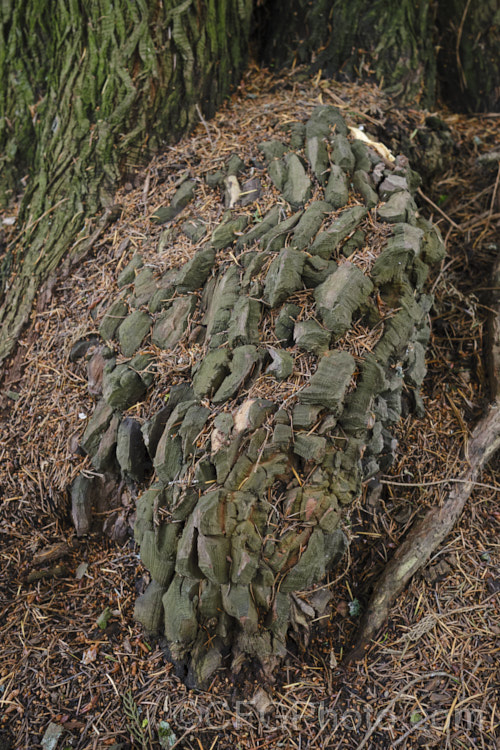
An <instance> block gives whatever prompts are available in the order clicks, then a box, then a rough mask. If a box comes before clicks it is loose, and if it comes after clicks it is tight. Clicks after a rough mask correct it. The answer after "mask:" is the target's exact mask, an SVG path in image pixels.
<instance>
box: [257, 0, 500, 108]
mask: <svg viewBox="0 0 500 750" xmlns="http://www.w3.org/2000/svg"><path fill="white" fill-rule="evenodd" d="M282 5H283V4H282V3H281V2H280V1H279V0H270V2H267V3H265V4H264V5H263V7H261V8H260V9H258V10H257V16H256V18H257V21H256V22H257V28H258V29H259V30H260V31H259V38H260V48H259V49H260V53H261V54H262V55H263V56H264V58H265V59H266V60H267V61H268V63H270V62H274V64H275V65H277V66H282V65H290V64H291V63H292V61H296V62H299V63H308V64H311V69H312V71H320V70H321V71H322V74H323V76H326V77H335V78H340V79H341V80H342V79H344V78H347V79H348V80H352V81H354V80H363V79H364V80H374V81H376V82H377V83H378V84H379V85H380V86H381V87H383V88H384V89H385V90H386V91H387V92H388V93H390V94H392V95H394V96H396V97H397V98H398V99H399V100H400V101H401V102H402V103H404V104H412V105H414V104H418V105H419V106H421V107H426V108H431V107H432V106H433V105H434V103H435V100H436V94H437V93H438V92H439V94H440V96H441V97H442V99H443V100H444V101H445V102H448V103H450V104H451V105H452V106H453V107H454V108H455V109H457V110H459V111H470V110H472V111H488V110H490V111H498V107H499V97H500V86H499V81H500V60H499V56H498V49H499V46H500V38H499V36H500V17H499V11H498V3H497V2H496V0H486V1H483V0H439V1H438V2H433V0H419V2H414V0H348V1H346V0H334V2H331V0H313V2H308V0H292V2H291V3H289V4H287V13H283V7H282Z"/></svg>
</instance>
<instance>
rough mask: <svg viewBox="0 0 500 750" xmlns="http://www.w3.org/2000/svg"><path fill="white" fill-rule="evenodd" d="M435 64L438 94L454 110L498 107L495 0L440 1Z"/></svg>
mask: <svg viewBox="0 0 500 750" xmlns="http://www.w3.org/2000/svg"><path fill="white" fill-rule="evenodd" d="M437 20H438V25H439V28H440V40H439V53H438V66H439V70H440V88H441V92H442V97H443V99H445V100H446V101H447V102H448V103H449V104H450V105H451V107H452V108H453V109H455V110H456V111H458V112H498V111H499V110H500V54H499V50H500V7H499V5H498V1H497V0H440V2H439V4H438V17H437Z"/></svg>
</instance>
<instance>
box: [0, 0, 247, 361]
mask: <svg viewBox="0 0 500 750" xmlns="http://www.w3.org/2000/svg"><path fill="white" fill-rule="evenodd" d="M250 11H251V0H226V2H223V3H220V2H216V1H215V0H209V1H208V2H206V3H202V4H201V5H200V4H197V3H194V2H193V0H184V2H182V3H174V2H173V0H168V2H165V3H163V2H160V1H159V0H156V1H155V2H149V3H147V2H145V0H141V1H140V2H135V3H129V2H125V0H113V2H111V0H96V1H95V2H93V3H91V4H83V5H80V4H78V3H67V2H63V1H62V0H60V2H57V3H55V4H54V3H46V2H41V1H40V0H10V2H9V1H7V2H4V3H3V4H2V8H1V11H0V12H1V16H0V76H1V78H0V80H2V82H3V85H2V87H1V88H0V154H2V157H1V161H0V175H1V177H0V198H2V199H3V201H4V202H5V201H6V200H9V199H11V198H12V197H14V196H15V195H16V193H17V191H18V189H19V186H20V181H21V179H22V178H23V177H24V175H25V174H26V172H27V171H28V172H29V176H28V188H27V191H26V194H25V196H24V198H23V201H22V205H21V209H20V212H19V226H20V228H21V231H20V234H19V235H18V238H17V243H16V244H15V245H14V246H10V247H8V248H7V252H6V254H5V256H4V258H3V259H2V263H1V267H0V301H1V300H2V298H3V304H2V307H1V308H0V330H1V336H0V362H1V361H2V360H4V359H5V357H6V356H7V355H8V354H9V353H10V352H11V351H12V348H13V346H14V345H15V342H16V340H17V337H18V336H19V333H20V331H21V329H22V327H23V325H24V324H25V323H26V321H27V319H28V317H29V314H30V311H31V307H32V304H33V300H34V297H35V294H36V291H37V289H38V288H39V286H40V283H41V282H42V281H43V280H44V279H45V278H46V277H47V275H48V274H49V273H50V272H51V271H53V270H54V269H55V268H56V267H57V265H58V264H59V261H60V259H61V257H62V256H63V255H64V253H65V252H67V250H68V249H69V247H70V245H71V243H72V242H73V241H74V240H75V238H77V236H78V233H80V237H84V236H85V234H86V232H87V229H86V226H85V221H86V219H87V218H88V217H90V216H92V215H94V214H95V213H96V212H97V211H99V210H100V209H102V208H103V207H105V206H107V205H109V204H110V202H111V192H112V189H113V187H114V186H115V184H116V182H117V180H118V178H119V175H120V170H121V169H123V168H124V166H125V165H130V166H134V165H136V164H137V163H138V162H139V161H140V159H141V156H142V155H143V154H147V153H150V152H151V151H152V150H154V149H156V148H158V146H160V145H161V144H165V143H167V142H172V141H173V140H175V139H177V138H179V137H180V136H181V135H182V134H183V133H185V132H186V131H187V130H188V129H189V128H190V127H192V125H193V123H194V122H195V121H196V119H197V118H198V116H199V115H198V113H197V109H196V106H197V104H198V103H199V104H200V106H201V109H202V111H204V112H205V114H206V115H207V116H210V115H211V114H213V112H214V111H215V108H216V107H217V106H218V104H220V102H221V101H222V99H223V97H224V96H225V95H227V93H228V92H229V89H230V86H231V85H232V84H234V83H236V82H237V81H238V80H239V77H240V74H241V72H242V69H243V66H244V62H245V57H246V49H247V39H248V33H249V24H250Z"/></svg>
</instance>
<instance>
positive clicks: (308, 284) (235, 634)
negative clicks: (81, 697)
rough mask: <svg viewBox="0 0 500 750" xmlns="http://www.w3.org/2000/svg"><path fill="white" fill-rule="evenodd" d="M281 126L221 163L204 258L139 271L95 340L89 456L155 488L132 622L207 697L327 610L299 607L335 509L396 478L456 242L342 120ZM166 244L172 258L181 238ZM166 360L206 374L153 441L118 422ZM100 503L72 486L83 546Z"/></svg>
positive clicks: (332, 541)
mask: <svg viewBox="0 0 500 750" xmlns="http://www.w3.org/2000/svg"><path fill="white" fill-rule="evenodd" d="M288 125H289V127H288V131H287V133H284V132H283V130H281V131H278V130H277V132H276V134H275V139H274V140H271V141H270V142H266V143H264V144H259V146H258V150H257V149H255V151H254V153H253V154H252V156H251V157H249V158H248V159H247V162H248V163H247V164H244V163H243V162H241V161H240V160H238V159H236V158H235V157H232V158H231V159H230V160H229V162H228V164H227V167H226V177H225V182H226V185H227V186H228V188H229V187H230V188H231V190H230V196H228V197H231V196H232V198H231V205H233V204H234V207H233V208H231V209H230V210H229V211H228V212H227V214H226V215H225V216H224V219H223V221H222V223H221V224H220V225H219V226H217V227H216V229H215V231H214V232H213V234H212V236H211V237H210V238H209V239H208V241H207V242H206V244H205V245H203V246H202V247H200V239H199V237H198V238H197V241H198V244H197V245H196V244H195V246H194V247H193V248H192V253H193V257H192V259H191V260H190V261H189V262H188V263H186V264H185V265H184V266H182V267H181V268H179V269H177V270H176V271H168V272H167V273H166V274H165V275H164V276H163V277H161V278H156V279H154V278H151V276H152V272H151V269H147V268H145V269H144V270H143V271H140V272H139V275H138V276H137V277H135V271H134V268H137V267H138V266H137V264H138V263H140V258H138V257H137V256H136V257H135V259H134V258H133V259H132V261H131V264H130V265H129V266H128V267H126V268H125V269H124V271H123V272H122V275H121V276H120V287H121V294H120V298H119V299H117V300H114V301H113V302H112V303H111V305H110V307H109V308H108V310H107V311H104V310H103V311H102V315H103V316H102V319H101V325H100V332H101V334H102V336H103V338H104V339H105V341H106V342H107V343H108V345H110V346H112V347H113V348H114V349H115V352H116V349H118V350H120V349H121V353H122V354H123V355H124V357H121V358H116V357H115V355H114V354H113V355H111V354H110V351H109V349H107V350H106V352H107V353H106V356H108V357H110V358H109V361H108V364H107V365H106V368H105V371H104V379H103V385H102V395H103V398H102V400H101V401H100V402H99V403H98V404H97V407H96V410H95V412H94V415H93V417H92V419H91V420H90V422H89V424H88V426H87V429H86V431H85V434H84V436H83V439H82V447H83V449H84V450H85V451H86V452H87V453H88V454H89V456H90V457H91V461H92V464H93V468H94V469H95V471H96V472H97V473H99V474H102V473H103V472H106V471H110V470H113V467H115V470H116V467H118V471H119V472H120V474H121V478H123V479H125V480H128V481H135V482H139V483H140V482H143V481H144V479H146V478H150V477H151V471H152V469H154V471H155V473H156V481H155V483H154V484H152V485H151V486H150V487H149V489H147V490H146V491H145V492H144V493H143V494H142V496H141V497H140V498H139V500H138V502H137V518H136V522H135V538H136V541H137V543H138V544H139V545H140V551H141V559H142V562H143V563H144V565H145V566H146V568H147V569H148V570H149V572H150V574H151V578H152V582H151V584H150V586H149V587H148V589H147V590H146V592H145V593H144V594H143V595H142V596H141V597H140V598H139V599H138V601H137V604H136V616H137V618H138V619H139V620H140V621H141V622H142V623H143V624H144V626H145V627H146V629H147V630H148V631H151V632H154V633H157V634H158V633H159V634H163V635H164V636H165V638H166V645H167V648H168V649H169V653H170V655H171V658H172V659H173V660H174V661H175V662H176V663H177V665H178V667H179V673H180V674H181V675H182V676H183V677H185V678H187V679H188V680H189V681H190V682H191V683H192V684H196V685H203V684H206V682H207V680H209V679H210V676H211V675H212V673H213V671H214V670H215V669H217V668H218V667H219V666H220V665H221V664H223V663H226V664H228V665H230V666H231V669H232V671H233V672H235V673H236V672H238V671H239V670H240V669H241V667H242V665H243V664H244V663H245V662H246V661H247V660H251V661H252V660H253V661H256V662H258V663H259V664H260V666H261V667H262V669H263V671H264V673H265V674H266V675H267V676H268V677H269V678H271V676H272V673H273V670H274V668H275V667H276V665H277V664H278V663H279V662H280V660H281V659H282V658H283V657H284V656H285V654H286V645H285V644H286V638H287V635H288V634H289V632H296V633H298V634H300V636H298V638H299V639H300V638H301V637H302V635H303V634H304V633H306V632H307V620H308V619H309V618H310V617H311V616H319V615H317V611H316V610H315V607H317V608H318V611H319V610H320V609H321V606H322V604H321V602H323V606H324V605H325V602H324V599H322V597H321V592H320V596H319V597H317V598H316V599H312V600H311V602H312V604H308V603H307V602H305V601H304V600H303V598H301V597H299V596H298V593H299V592H301V591H306V590H308V589H310V588H311V586H312V585H313V584H315V583H318V582H320V581H322V580H323V578H324V577H325V575H326V573H327V571H328V570H330V569H331V568H332V567H333V566H335V565H336V564H337V562H338V561H339V559H340V557H341V556H342V553H343V551H344V548H345V545H346V540H345V537H344V534H343V532H342V531H341V520H342V517H343V515H344V512H345V511H344V509H345V508H346V507H347V506H348V505H349V504H350V503H351V502H352V500H353V499H354V498H355V497H356V496H357V495H358V494H359V491H360V487H361V482H362V480H364V479H367V478H368V477H370V476H373V475H374V474H376V473H377V472H378V471H379V470H380V469H382V470H386V469H387V467H388V466H389V464H390V462H391V460H392V457H393V454H394V450H395V446H396V443H395V441H394V440H393V437H392V434H391V428H392V426H393V425H394V424H395V423H397V421H398V420H399V418H400V415H401V412H402V409H403V408H404V406H403V403H404V402H405V401H406V402H407V405H408V406H410V407H411V406H412V405H413V406H417V407H418V408H420V407H421V404H420V401H419V396H418V388H419V386H420V383H421V382H422V379H423V377H424V374H425V366H424V348H425V345H426V343H427V340H428V336H429V328H428V325H427V313H428V310H429V308H430V305H431V302H432V300H431V298H430V297H429V296H428V295H426V294H425V293H424V292H423V285H424V282H425V279H426V276H427V273H428V270H429V265H431V264H432V263H434V262H436V261H438V260H440V259H441V258H442V256H443V252H444V249H443V243H442V241H441V238H440V236H439V233H438V232H437V231H436V230H435V229H434V228H433V227H432V226H431V225H430V224H429V223H428V222H426V221H425V220H423V219H421V218H419V217H418V215H417V211H416V205H415V203H414V201H413V198H412V196H411V191H414V190H415V187H416V184H417V182H416V180H415V174H414V173H413V172H412V171H411V170H410V169H409V168H408V166H407V160H405V158H404V157H403V158H402V159H401V158H400V159H399V160H398V161H396V162H395V163H391V162H385V161H384V158H383V157H382V156H380V155H379V154H378V152H377V151H376V150H375V149H373V148H372V147H371V146H370V145H368V146H367V145H366V144H365V143H363V142H361V141H360V140H357V139H356V138H354V139H353V137H352V136H351V135H350V134H349V131H348V128H347V127H346V125H345V122H344V121H343V119H342V117H341V116H340V113H339V112H338V110H336V109H335V108H334V107H326V106H319V107H317V108H316V109H315V110H314V111H313V113H312V116H311V119H310V120H309V121H308V122H307V123H305V124H304V123H294V124H291V123H289V124H288ZM354 135H361V134H360V133H359V131H358V132H357V133H355V134H354ZM347 136H349V137H350V140H349V138H348V137H347ZM278 139H279V140H278ZM248 147H249V143H248V139H247V140H246V141H245V151H246V153H248ZM259 151H260V152H261V154H263V155H264V158H265V164H266V166H265V167H264V164H263V162H262V157H260V156H259ZM250 163H251V164H252V171H253V180H252V182H251V184H252V185H253V187H252V190H256V193H257V194H258V192H259V189H260V188H259V183H260V184H261V185H271V184H273V185H274V188H275V189H276V190H278V191H279V192H280V196H279V199H278V200H275V203H274V205H273V204H272V202H271V201H272V200H273V196H275V195H276V192H275V190H274V189H271V188H266V189H267V190H269V193H268V196H269V198H268V200H269V201H270V202H271V207H270V210H268V211H267V213H266V214H265V215H264V217H263V218H262V217H261V216H259V211H258V210H255V208H254V207H252V206H251V205H248V206H247V208H245V207H244V205H245V204H244V205H240V203H239V202H238V201H237V199H238V198H239V196H241V197H242V198H245V199H246V198H247V197H248V195H249V191H250V187H249V186H248V183H244V182H243V181H244V180H245V178H249V177H250V174H249V171H250ZM259 164H260V167H259ZM213 178H214V175H211V176H210V178H209V179H208V180H207V182H212V180H213ZM219 178H220V180H219V181H220V182H222V180H223V178H224V175H223V174H222V173H221V174H220V175H219ZM256 178H258V179H257V186H256V185H255V180H256ZM241 183H243V185H242V186H243V191H242V192H240V184H241ZM198 184H199V183H196V182H194V181H193V182H190V181H187V182H186V183H184V185H185V186H186V187H183V185H181V186H180V187H179V189H178V193H176V194H175V196H174V198H173V200H172V204H171V205H170V206H169V207H163V208H162V209H159V210H158V211H157V215H158V217H159V218H160V219H161V220H165V221H168V220H169V219H172V218H173V217H174V216H175V212H176V210H177V206H178V200H179V191H182V195H183V196H188V197H189V199H190V200H191V201H194V207H193V211H192V214H191V216H192V217H193V218H194V217H196V216H198V217H199V214H200V212H201V211H202V210H203V205H206V200H205V199H204V198H203V194H204V193H203V191H200V195H197V185H198ZM352 186H354V187H352ZM205 190H206V188H205ZM250 192H251V191H250ZM313 195H314V200H312V197H313ZM379 199H380V201H381V202H380V203H379ZM204 200H205V203H204ZM235 200H236V201H237V202H236V203H234V201H235ZM250 201H251V198H250ZM186 210H187V209H186ZM198 221H199V219H198ZM202 225H203V222H202ZM168 231H169V240H168V241H169V244H171V245H172V247H173V248H175V244H176V241H177V239H176V238H177V232H178V231H179V230H176V229H174V227H169V230H168ZM179 242H182V243H184V246H185V243H186V238H185V237H184V236H183V235H181V234H179ZM196 248H197V249H196ZM174 252H175V250H174ZM134 278H135V281H134ZM127 284H128V285H127ZM144 285H145V286H144ZM149 343H151V344H152V345H154V346H149ZM155 347H156V349H155ZM159 350H160V351H159ZM161 350H164V351H165V352H168V354H169V356H170V357H172V361H186V354H187V361H188V362H192V363H194V364H193V367H192V368H191V367H190V368H189V370H183V373H184V374H183V375H182V382H180V383H178V384H177V385H176V386H174V387H172V388H171V390H170V393H169V396H168V399H167V403H166V405H165V406H164V407H163V408H162V409H161V411H159V412H158V413H156V414H154V415H153V417H152V418H151V419H150V420H149V422H147V423H146V424H145V425H143V426H142V429H141V427H140V426H139V423H138V421H136V420H135V419H133V418H131V417H130V416H127V417H125V418H123V416H122V413H123V412H125V411H127V410H129V409H130V407H132V406H134V404H135V403H137V402H138V401H141V400H142V399H143V398H144V397H145V393H146V389H147V388H152V387H153V381H154V372H155V361H156V357H157V356H160V357H161V356H162V351H161ZM179 358H181V359H179ZM182 358H183V359H182ZM117 361H119V362H120V363H119V364H117ZM177 377H179V376H178V374H177ZM128 413H129V414H133V413H134V412H133V411H129V412H128ZM118 479H119V477H117V480H116V481H118ZM103 490H104V487H103V485H102V482H101V480H100V479H97V478H89V475H88V473H87V474H85V475H84V474H82V475H81V476H79V477H77V479H76V480H75V482H74V483H73V485H72V488H71V496H72V508H73V518H74V520H75V524H76V527H77V531H78V533H80V534H83V533H87V531H88V530H89V528H90V527H91V524H92V516H91V504H92V501H93V500H95V498H96V497H98V496H99V493H102V492H103Z"/></svg>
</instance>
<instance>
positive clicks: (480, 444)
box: [345, 263, 500, 664]
mask: <svg viewBox="0 0 500 750" xmlns="http://www.w3.org/2000/svg"><path fill="white" fill-rule="evenodd" d="M499 271H500V263H498V264H497V268H496V271H495V273H494V278H495V279H498V277H499ZM492 303H493V304H492V307H493V310H492V313H493V314H492V315H491V319H490V341H489V352H488V354H489V357H488V359H489V362H490V378H491V381H492V390H493V394H494V395H496V399H495V401H494V402H493V403H492V404H491V405H490V407H489V409H488V412H487V413H486V415H485V416H484V417H483V419H481V421H480V422H479V423H478V424H477V425H476V427H475V429H474V431H473V433H472V437H471V440H470V442H469V443H468V445H467V447H466V453H467V456H466V458H467V461H468V467H467V469H466V470H465V471H464V473H463V475H462V476H461V477H457V478H456V479H455V480H454V481H455V482H456V485H455V487H454V488H453V489H452V490H451V491H450V493H449V495H448V497H447V499H446V501H445V502H444V504H443V505H442V506H441V507H439V508H431V509H430V510H429V511H428V512H427V513H426V515H425V516H424V518H422V520H421V521H419V522H418V523H417V524H416V525H415V526H414V528H413V529H412V530H411V531H410V533H409V535H408V537H407V538H406V540H405V541H404V542H403V544H402V545H401V546H400V547H399V549H398V550H397V552H396V553H395V555H394V557H393V558H392V560H391V561H390V562H389V563H388V564H387V566H386V568H385V570H384V572H383V574H382V576H381V577H380V579H379V580H378V581H377V584H376V586H375V590H374V592H373V594H372V597H371V599H370V602H369V604H368V608H367V610H366V612H365V614H364V616H363V619H362V621H361V625H360V628H359V631H358V634H357V636H356V642H355V643H354V646H353V648H352V650H351V651H350V652H349V653H348V654H347V656H346V659H345V663H346V664H349V663H351V662H353V661H356V660H358V659H360V658H362V657H363V655H364V654H365V651H366V649H367V648H368V646H369V645H370V643H371V642H373V640H374V638H375V636H376V634H377V632H378V630H379V629H380V628H381V627H382V626H383V624H384V622H385V621H386V619H387V617H388V615H389V611H390V609H391V606H392V604H393V602H394V600H395V599H396V597H397V596H398V595H399V594H400V593H401V592H402V591H403V589H404V588H405V586H406V584H407V583H408V582H409V581H410V579H411V577H412V576H413V575H415V573H417V571H418V570H420V568H422V567H423V566H424V565H425V564H426V563H427V562H428V561H429V559H430V557H431V556H432V554H433V553H434V552H435V550H436V549H437V547H438V546H439V545H440V544H441V542H442V541H443V540H444V539H445V538H446V536H447V535H448V534H449V533H450V531H451V529H452V528H453V526H454V525H455V523H456V522H457V520H458V518H459V517H460V514H461V513H462V510H463V509H464V506H465V503H466V502H467V499H468V498H469V495H470V494H471V492H472V490H473V489H474V484H475V482H476V480H477V477H478V475H479V473H480V471H481V469H482V468H483V466H484V465H485V464H486V463H487V461H488V460H489V459H490V458H491V457H492V456H493V455H494V453H495V452H496V451H497V450H498V448H499V447H500V390H499V388H498V382H499V373H500V346H499V345H498V330H499V329H500V295H499V294H498V292H496V293H495V295H494V296H493V300H492ZM450 481H453V480H450Z"/></svg>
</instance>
